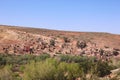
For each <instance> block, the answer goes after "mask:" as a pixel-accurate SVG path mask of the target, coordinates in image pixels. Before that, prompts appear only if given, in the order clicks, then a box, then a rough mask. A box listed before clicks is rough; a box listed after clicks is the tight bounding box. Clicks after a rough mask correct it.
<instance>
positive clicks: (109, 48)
mask: <svg viewBox="0 0 120 80" xmlns="http://www.w3.org/2000/svg"><path fill="white" fill-rule="evenodd" d="M119 51H120V35H115V34H109V33H97V32H70V31H57V30H48V29H37V28H25V27H17V26H6V25H0V53H7V54H35V55H38V54H42V53H49V54H51V55H52V56H53V55H57V54H74V55H82V56H83V55H87V56H96V57H97V58H98V59H99V58H104V59H109V58H110V56H113V55H117V54H119Z"/></svg>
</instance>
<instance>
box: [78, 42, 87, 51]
mask: <svg viewBox="0 0 120 80" xmlns="http://www.w3.org/2000/svg"><path fill="white" fill-rule="evenodd" d="M86 46H87V44H86V42H85V41H82V42H81V41H78V42H77V47H78V48H81V49H83V48H85V47H86Z"/></svg>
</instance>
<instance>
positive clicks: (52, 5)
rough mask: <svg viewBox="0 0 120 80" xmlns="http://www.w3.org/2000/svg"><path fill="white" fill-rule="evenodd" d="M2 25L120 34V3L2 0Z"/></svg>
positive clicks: (108, 0)
mask: <svg viewBox="0 0 120 80" xmlns="http://www.w3.org/2000/svg"><path fill="white" fill-rule="evenodd" d="M0 24H3V25H16V26H28V27H39V28H47V29H57V30H70V31H88V32H109V33H117V34H120V0H0Z"/></svg>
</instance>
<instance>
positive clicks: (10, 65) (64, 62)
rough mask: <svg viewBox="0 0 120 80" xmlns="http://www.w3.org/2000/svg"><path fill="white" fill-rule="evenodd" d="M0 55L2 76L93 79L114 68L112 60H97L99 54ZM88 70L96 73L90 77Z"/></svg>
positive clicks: (26, 79)
mask: <svg viewBox="0 0 120 80" xmlns="http://www.w3.org/2000/svg"><path fill="white" fill-rule="evenodd" d="M0 56H1V61H0V62H1V68H0V74H1V75H0V79H1V80H75V79H77V78H81V79H82V80H83V79H89V80H90V79H96V77H97V78H98V79H99V77H104V76H106V75H109V74H110V70H112V69H114V68H113V67H112V65H109V63H108V62H102V61H100V60H99V61H96V58H95V57H81V56H75V55H61V54H59V56H57V57H55V58H50V56H49V55H48V54H42V55H39V56H34V55H19V56H17V55H8V54H7V55H2V54H1V55H0ZM2 62H4V64H3V63H2ZM2 72H4V73H2ZM21 74H22V76H21ZM88 74H89V75H91V76H92V75H94V76H92V77H89V78H88V77H86V76H87V75H88ZM5 76H7V77H5ZM95 76H96V77H95Z"/></svg>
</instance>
